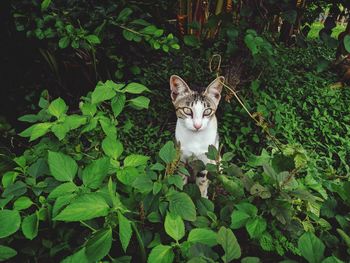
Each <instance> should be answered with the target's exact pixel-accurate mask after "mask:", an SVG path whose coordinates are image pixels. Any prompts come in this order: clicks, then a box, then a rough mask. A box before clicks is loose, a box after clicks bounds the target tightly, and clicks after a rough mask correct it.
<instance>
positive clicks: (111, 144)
mask: <svg viewBox="0 0 350 263" xmlns="http://www.w3.org/2000/svg"><path fill="white" fill-rule="evenodd" d="M102 149H103V151H104V153H105V154H106V155H108V156H110V157H112V158H113V159H115V160H116V159H118V157H119V156H120V155H121V154H122V153H123V150H124V149H123V144H121V142H120V141H119V140H117V139H116V138H114V137H113V138H112V137H110V136H107V137H106V138H105V139H104V140H103V141H102Z"/></svg>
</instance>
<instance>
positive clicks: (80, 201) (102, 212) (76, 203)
mask: <svg viewBox="0 0 350 263" xmlns="http://www.w3.org/2000/svg"><path fill="white" fill-rule="evenodd" d="M108 211H109V206H108V204H107V202H106V200H105V199H104V198H103V197H102V196H101V195H99V194H97V193H89V194H84V195H82V196H80V197H78V198H77V199H75V200H73V201H72V202H71V203H70V204H69V205H68V206H67V207H66V208H65V209H63V211H62V212H61V213H59V214H58V215H57V216H56V217H55V218H54V220H60V221H68V222H69V221H81V220H89V219H92V218H96V217H100V216H106V215H107V214H108Z"/></svg>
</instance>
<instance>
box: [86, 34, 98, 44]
mask: <svg viewBox="0 0 350 263" xmlns="http://www.w3.org/2000/svg"><path fill="white" fill-rule="evenodd" d="M86 40H87V41H89V42H90V43H91V44H100V43H101V41H100V39H99V38H98V36H96V35H88V36H87V37H86Z"/></svg>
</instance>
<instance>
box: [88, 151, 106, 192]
mask: <svg viewBox="0 0 350 263" xmlns="http://www.w3.org/2000/svg"><path fill="white" fill-rule="evenodd" d="M109 164H110V161H109V158H106V157H105V158H101V159H98V160H94V161H93V162H92V163H91V164H89V165H88V166H87V167H85V169H84V170H83V174H82V179H83V183H84V185H86V186H88V187H89V188H92V189H96V188H98V187H99V186H100V185H101V183H102V182H103V180H104V179H105V178H106V176H107V173H108V169H109Z"/></svg>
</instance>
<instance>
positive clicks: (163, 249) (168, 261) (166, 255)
mask: <svg viewBox="0 0 350 263" xmlns="http://www.w3.org/2000/svg"><path fill="white" fill-rule="evenodd" d="M174 256H175V255H174V252H173V250H172V248H171V246H164V245H158V246H156V247H154V248H153V249H152V251H151V253H150V254H149V256H148V260H147V262H148V263H172V262H173V260H174Z"/></svg>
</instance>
